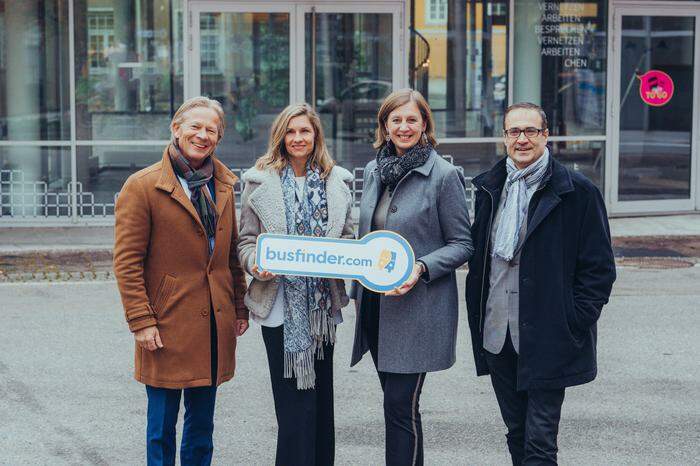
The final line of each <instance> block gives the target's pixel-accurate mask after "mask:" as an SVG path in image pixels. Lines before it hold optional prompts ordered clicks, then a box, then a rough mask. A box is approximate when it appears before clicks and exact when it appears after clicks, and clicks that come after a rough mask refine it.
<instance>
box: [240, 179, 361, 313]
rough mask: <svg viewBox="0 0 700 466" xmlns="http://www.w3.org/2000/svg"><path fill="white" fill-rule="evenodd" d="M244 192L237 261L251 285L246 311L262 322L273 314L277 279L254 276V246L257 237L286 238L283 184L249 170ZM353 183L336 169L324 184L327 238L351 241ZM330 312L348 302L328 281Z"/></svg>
mask: <svg viewBox="0 0 700 466" xmlns="http://www.w3.org/2000/svg"><path fill="white" fill-rule="evenodd" d="M243 181H244V182H245V188H243V194H242V195H241V219H240V221H239V234H238V243H237V247H238V259H239V261H240V263H241V265H242V266H243V268H244V269H245V271H246V272H248V273H249V274H250V275H252V276H253V281H252V282H251V283H250V285H249V286H248V291H247V292H246V294H245V296H244V303H245V305H246V307H247V308H248V310H249V311H250V312H251V313H252V314H255V315H256V316H258V317H260V318H263V319H264V318H265V317H267V316H268V315H269V314H270V310H272V304H273V303H274V301H275V296H276V295H277V287H278V286H279V278H274V279H271V280H261V279H259V278H258V277H256V276H255V275H253V271H252V268H253V265H254V264H255V243H256V241H257V239H258V235H259V234H260V233H265V232H268V233H278V234H283V235H284V234H287V220H286V218H285V214H284V199H283V198H282V182H281V180H280V177H279V174H277V173H276V172H274V171H272V170H264V171H261V170H258V169H257V168H251V169H250V170H248V171H247V172H245V174H244V175H243ZM351 181H352V174H351V173H350V172H349V171H347V170H346V169H344V168H342V167H339V166H335V167H333V169H332V170H331V173H330V175H328V178H327V180H326V201H327V202H328V225H327V232H326V237H328V238H353V237H354V232H353V221H352V217H351V208H352V202H351V201H352V195H351V194H350V188H348V185H347V184H346V183H349V182H351ZM330 291H331V309H332V311H333V313H338V312H340V309H341V308H343V307H345V306H346V305H347V304H348V302H349V299H348V296H347V293H346V291H345V282H344V281H343V280H331V287H330Z"/></svg>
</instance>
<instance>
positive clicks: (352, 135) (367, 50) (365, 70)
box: [298, 2, 408, 168]
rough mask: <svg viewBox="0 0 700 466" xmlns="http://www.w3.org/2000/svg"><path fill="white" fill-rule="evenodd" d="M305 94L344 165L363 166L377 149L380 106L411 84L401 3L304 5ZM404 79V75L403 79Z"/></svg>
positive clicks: (333, 150) (334, 153)
mask: <svg viewBox="0 0 700 466" xmlns="http://www.w3.org/2000/svg"><path fill="white" fill-rule="evenodd" d="M302 13H303V20H300V23H301V24H303V31H304V50H303V60H304V64H305V66H304V72H303V73H300V74H299V80H298V82H299V84H300V86H302V89H301V90H303V95H304V99H305V100H306V101H307V102H309V103H311V104H312V105H314V106H315V108H316V110H317V111H318V112H319V114H320V116H321V120H322V123H323V129H324V133H325V137H326V143H327V144H328V146H329V150H330V151H331V154H332V155H333V157H334V158H335V159H336V160H337V161H338V163H339V164H341V165H343V166H345V167H347V168H353V167H363V166H364V165H365V164H366V163H367V162H368V161H369V160H370V159H371V158H372V157H374V155H375V151H374V149H373V148H372V142H373V141H374V134H375V128H376V117H377V111H378V110H379V106H380V104H381V102H382V100H383V99H384V97H386V96H387V95H388V94H389V93H390V92H391V91H392V90H394V89H398V88H400V87H403V86H406V85H407V83H405V82H402V80H401V79H400V77H405V78H406V79H407V77H408V76H407V73H406V72H403V70H404V69H405V68H404V66H405V63H404V56H405V55H406V53H405V49H404V38H403V37H401V35H400V34H399V31H401V30H403V28H402V27H401V23H400V21H401V18H402V9H401V5H399V4H397V3H394V4H391V3H388V4H383V5H382V4H380V3H378V2H376V3H361V2H352V3H351V4H346V5H318V6H308V5H307V6H303V7H302ZM404 81H405V80H404Z"/></svg>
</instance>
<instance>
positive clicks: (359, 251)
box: [256, 230, 415, 292]
mask: <svg viewBox="0 0 700 466" xmlns="http://www.w3.org/2000/svg"><path fill="white" fill-rule="evenodd" d="M414 262H415V257H414V255H413V249H412V248H411V245H410V244H408V241H406V240H405V239H404V237H403V236H401V235H399V234H397V233H394V232H393V231H387V230H377V231H373V232H371V233H369V234H368V235H365V236H364V237H363V238H362V239H340V238H319V237H313V236H294V235H278V234H272V233H263V234H261V235H260V236H258V240H257V245H256V263H257V265H258V268H260V269H262V270H267V271H269V272H272V273H276V274H281V275H302V276H309V277H324V278H350V279H353V280H358V281H359V282H360V283H361V284H362V285H363V286H364V287H365V288H368V289H370V290H373V291H377V292H385V291H389V290H392V289H394V288H396V287H398V286H400V285H402V284H403V283H404V282H405V281H406V280H407V279H408V277H409V276H410V275H411V271H412V270H413V264H414Z"/></svg>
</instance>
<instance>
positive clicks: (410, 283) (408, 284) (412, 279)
mask: <svg viewBox="0 0 700 466" xmlns="http://www.w3.org/2000/svg"><path fill="white" fill-rule="evenodd" d="M422 273H423V267H422V266H421V264H419V263H417V262H416V263H415V264H413V271H412V272H411V275H409V276H408V280H406V281H405V282H404V283H403V285H401V286H399V287H397V288H394V289H393V290H391V291H387V292H386V293H384V296H401V295H405V294H406V293H408V292H409V291H411V289H412V288H413V287H414V286H415V285H416V283H418V279H419V278H420V276H421V274H422Z"/></svg>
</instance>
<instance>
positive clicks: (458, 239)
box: [350, 151, 474, 374]
mask: <svg viewBox="0 0 700 466" xmlns="http://www.w3.org/2000/svg"><path fill="white" fill-rule="evenodd" d="M381 191H382V187H381V182H380V179H379V172H378V171H377V163H376V161H374V160H373V161H371V162H370V163H368V164H367V166H366V167H365V175H364V184H363V193H362V200H361V201H360V226H359V236H360V237H362V236H364V235H366V234H367V233H369V232H370V229H371V225H372V216H373V215H374V209H375V207H376V205H377V202H378V200H379V197H380V196H381ZM385 229H386V230H391V231H394V232H396V233H399V234H400V235H402V236H403V237H404V238H406V240H408V242H409V244H410V245H411V247H412V248H413V251H414V253H415V256H416V260H421V261H422V262H423V263H424V264H425V265H426V268H427V274H424V275H423V277H422V279H421V280H419V281H418V283H416V285H415V286H414V287H413V289H411V290H410V291H409V292H408V293H406V294H405V295H403V296H384V295H382V296H381V297H380V312H379V344H378V352H379V358H378V359H379V360H378V369H379V370H380V371H383V372H394V373H400V374H411V373H419V372H432V371H439V370H443V369H447V368H449V367H450V366H452V365H453V364H454V362H455V348H456V343H457V311H458V308H459V305H458V299H457V282H456V276H455V269H456V268H457V267H459V266H460V265H462V264H464V263H465V262H466V261H467V260H469V259H470V258H471V255H472V252H473V251H474V247H473V245H472V240H471V233H470V225H469V211H468V204H467V197H466V192H465V181H464V178H463V177H462V175H461V174H460V173H459V172H458V171H457V168H456V167H455V166H454V165H452V164H450V163H449V162H447V161H446V160H444V159H443V158H442V157H440V156H439V155H438V154H437V153H436V152H435V151H433V152H432V154H430V156H429V157H428V160H427V161H426V162H425V164H423V165H422V166H420V167H417V168H414V169H413V170H411V171H410V172H409V173H408V174H407V175H406V176H405V177H404V178H403V179H402V180H401V181H400V182H399V184H398V185H397V186H396V189H395V190H394V195H393V198H392V200H391V205H390V206H389V211H388V212H387V217H386V225H385ZM364 291H365V290H364V288H363V287H362V286H361V285H359V284H358V283H357V282H353V286H352V289H351V291H350V297H351V298H354V299H356V300H357V303H356V309H358V310H361V309H362V295H363V293H364ZM358 312H359V311H358ZM368 349H369V348H368V344H367V338H366V336H365V335H364V334H363V331H362V325H361V318H360V316H359V315H358V316H357V319H356V323H355V342H354V346H353V351H352V362H351V365H355V364H357V362H359V361H360V359H361V358H362V356H363V355H364V354H365V353H366V352H367V351H368Z"/></svg>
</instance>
